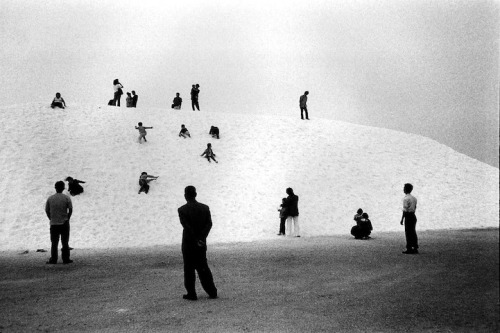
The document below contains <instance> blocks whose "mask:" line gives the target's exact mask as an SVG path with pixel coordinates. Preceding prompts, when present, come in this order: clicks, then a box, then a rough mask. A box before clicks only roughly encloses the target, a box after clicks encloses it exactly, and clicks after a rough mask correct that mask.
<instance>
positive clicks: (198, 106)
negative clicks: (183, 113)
mask: <svg viewBox="0 0 500 333" xmlns="http://www.w3.org/2000/svg"><path fill="white" fill-rule="evenodd" d="M194 105H195V106H196V109H197V110H198V111H200V104H198V100H195V101H194Z"/></svg>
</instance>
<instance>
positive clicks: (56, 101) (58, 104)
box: [50, 93, 66, 109]
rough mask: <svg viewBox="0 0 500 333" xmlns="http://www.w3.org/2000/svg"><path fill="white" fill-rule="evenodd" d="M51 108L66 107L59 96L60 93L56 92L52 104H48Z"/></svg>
mask: <svg viewBox="0 0 500 333" xmlns="http://www.w3.org/2000/svg"><path fill="white" fill-rule="evenodd" d="M50 107H51V108H55V107H58V108H61V109H64V108H65V107H66V102H65V101H64V98H62V97H61V94H60V93H56V97H55V98H54V99H53V100H52V104H50Z"/></svg>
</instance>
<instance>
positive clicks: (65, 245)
mask: <svg viewBox="0 0 500 333" xmlns="http://www.w3.org/2000/svg"><path fill="white" fill-rule="evenodd" d="M69 230H70V228H69V221H68V222H65V223H64V224H63V225H62V226H61V244H62V249H61V253H62V260H63V263H69V262H70V259H69Z"/></svg>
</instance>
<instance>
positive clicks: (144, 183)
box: [138, 172, 158, 194]
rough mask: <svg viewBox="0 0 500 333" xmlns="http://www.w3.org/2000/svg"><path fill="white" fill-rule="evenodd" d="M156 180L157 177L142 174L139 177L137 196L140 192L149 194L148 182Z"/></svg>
mask: <svg viewBox="0 0 500 333" xmlns="http://www.w3.org/2000/svg"><path fill="white" fill-rule="evenodd" d="M156 179H158V177H157V176H150V175H148V173H147V172H142V173H141V176H140V177H139V186H140V189H139V193H138V194H141V192H144V193H146V194H148V192H149V182H151V181H152V180H156Z"/></svg>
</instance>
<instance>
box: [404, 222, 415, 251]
mask: <svg viewBox="0 0 500 333" xmlns="http://www.w3.org/2000/svg"><path fill="white" fill-rule="evenodd" d="M416 224H417V217H416V216H415V214H413V213H408V214H406V216H405V235H406V249H407V250H408V251H415V250H417V249H418V237H417V231H416V229H415V228H416Z"/></svg>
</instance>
